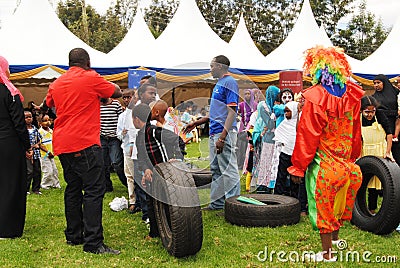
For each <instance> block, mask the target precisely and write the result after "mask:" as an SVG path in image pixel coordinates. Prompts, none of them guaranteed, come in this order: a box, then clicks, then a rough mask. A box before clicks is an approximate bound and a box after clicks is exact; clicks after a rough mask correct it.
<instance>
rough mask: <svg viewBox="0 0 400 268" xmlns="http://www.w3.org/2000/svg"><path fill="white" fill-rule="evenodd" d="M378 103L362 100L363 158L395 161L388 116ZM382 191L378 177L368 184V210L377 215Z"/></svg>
mask: <svg viewBox="0 0 400 268" xmlns="http://www.w3.org/2000/svg"><path fill="white" fill-rule="evenodd" d="M378 107H379V104H378V101H377V100H376V99H375V98H374V97H372V96H364V97H362V98H361V113H362V117H361V120H362V127H361V134H362V141H363V147H362V156H365V155H374V156H379V157H384V158H388V159H390V160H391V161H394V159H393V156H392V154H391V149H392V138H393V135H392V131H391V128H390V124H389V121H388V119H387V117H386V115H385V114H384V113H383V112H382V111H381V110H379V109H378ZM381 191H382V184H381V182H380V181H379V179H378V178H377V177H375V176H374V177H373V178H372V179H371V180H370V182H369V183H368V209H369V211H370V212H371V214H375V211H376V209H377V201H378V195H379V193H380V192H381Z"/></svg>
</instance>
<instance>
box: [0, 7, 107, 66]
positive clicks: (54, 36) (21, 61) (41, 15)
mask: <svg viewBox="0 0 400 268" xmlns="http://www.w3.org/2000/svg"><path fill="white" fill-rule="evenodd" d="M0 34H1V36H3V37H4V38H3V39H2V40H1V42H0V54H1V55H3V56H4V57H5V58H7V59H8V61H9V63H10V64H11V65H34V64H53V65H68V53H69V51H70V50H71V49H73V48H76V47H82V48H84V49H86V50H87V51H88V53H89V55H90V57H91V64H92V66H95V67H110V66H112V65H111V62H107V57H106V54H104V53H102V52H100V51H97V50H95V49H93V48H91V47H90V46H89V45H87V44H86V43H85V42H83V41H82V40H80V39H79V38H78V37H76V36H75V35H74V34H72V33H71V32H70V31H69V30H68V28H66V27H65V26H64V24H63V23H62V22H61V21H60V19H59V18H58V17H57V14H56V13H55V12H54V10H53V9H52V7H51V5H50V4H49V2H48V1H47V0H35V1H32V0H22V1H21V3H20V5H19V6H18V8H17V10H16V12H15V14H14V15H12V16H10V17H9V18H8V19H7V21H5V23H4V25H3V27H2V28H1V30H0Z"/></svg>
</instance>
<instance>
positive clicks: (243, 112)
mask: <svg viewBox="0 0 400 268" xmlns="http://www.w3.org/2000/svg"><path fill="white" fill-rule="evenodd" d="M245 92H250V101H249V102H246V101H242V102H240V103H239V110H240V116H241V117H242V122H241V124H240V128H239V132H241V131H243V130H244V129H245V128H246V126H247V124H248V123H249V121H250V116H251V114H252V113H253V112H254V111H255V110H257V104H258V103H257V102H256V101H255V99H254V95H255V89H254V90H253V89H245Z"/></svg>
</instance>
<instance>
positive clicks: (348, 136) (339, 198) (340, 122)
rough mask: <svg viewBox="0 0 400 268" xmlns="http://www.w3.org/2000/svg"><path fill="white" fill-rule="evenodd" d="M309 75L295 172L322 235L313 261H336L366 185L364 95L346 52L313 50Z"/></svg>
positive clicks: (308, 58) (308, 62)
mask: <svg viewBox="0 0 400 268" xmlns="http://www.w3.org/2000/svg"><path fill="white" fill-rule="evenodd" d="M304 73H305V75H310V76H311V78H312V83H313V86H312V87H310V88H309V89H307V90H306V91H305V92H304V93H303V97H304V99H305V103H304V107H303V110H302V115H301V117H300V121H299V124H298V129H297V136H296V144H295V148H294V151H293V155H292V164H293V165H292V166H291V167H289V168H288V172H289V173H290V174H291V178H292V180H293V181H294V182H297V183H299V182H301V181H302V179H303V178H305V183H306V188H307V196H308V206H309V208H308V209H309V215H310V220H311V223H312V225H313V227H314V229H315V230H319V233H320V237H321V242H322V249H323V251H322V252H320V253H318V254H317V255H315V256H311V257H313V259H314V261H336V257H335V256H334V255H333V252H332V244H334V245H335V244H337V243H338V242H339V229H340V227H341V226H342V224H343V221H347V220H350V219H351V216H352V208H353V206H354V201H355V198H356V194H357V191H358V189H359V187H360V185H361V180H362V175H361V171H360V167H359V166H357V165H356V164H354V162H355V160H356V158H357V157H359V156H360V152H361V124H360V99H361V97H362V96H363V94H364V91H363V90H362V89H361V87H360V86H358V85H356V84H354V83H352V82H350V81H349V80H348V78H349V77H350V74H351V73H350V66H349V64H348V62H347V60H346V57H345V54H344V52H343V50H342V49H339V48H336V47H329V48H324V47H320V46H317V47H314V48H311V49H308V50H307V51H306V60H305V63H304Z"/></svg>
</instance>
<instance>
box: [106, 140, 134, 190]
mask: <svg viewBox="0 0 400 268" xmlns="http://www.w3.org/2000/svg"><path fill="white" fill-rule="evenodd" d="M100 141H101V147H102V150H103V161H104V174H105V179H106V190H107V191H109V192H110V191H112V190H113V185H112V182H111V179H110V167H111V166H112V167H113V169H114V170H115V172H116V173H117V175H118V178H119V180H120V181H121V183H122V184H123V185H125V186H126V187H128V184H127V182H126V176H125V172H124V155H123V152H122V148H121V141H120V140H119V139H118V138H116V137H113V138H108V137H104V136H100Z"/></svg>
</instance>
